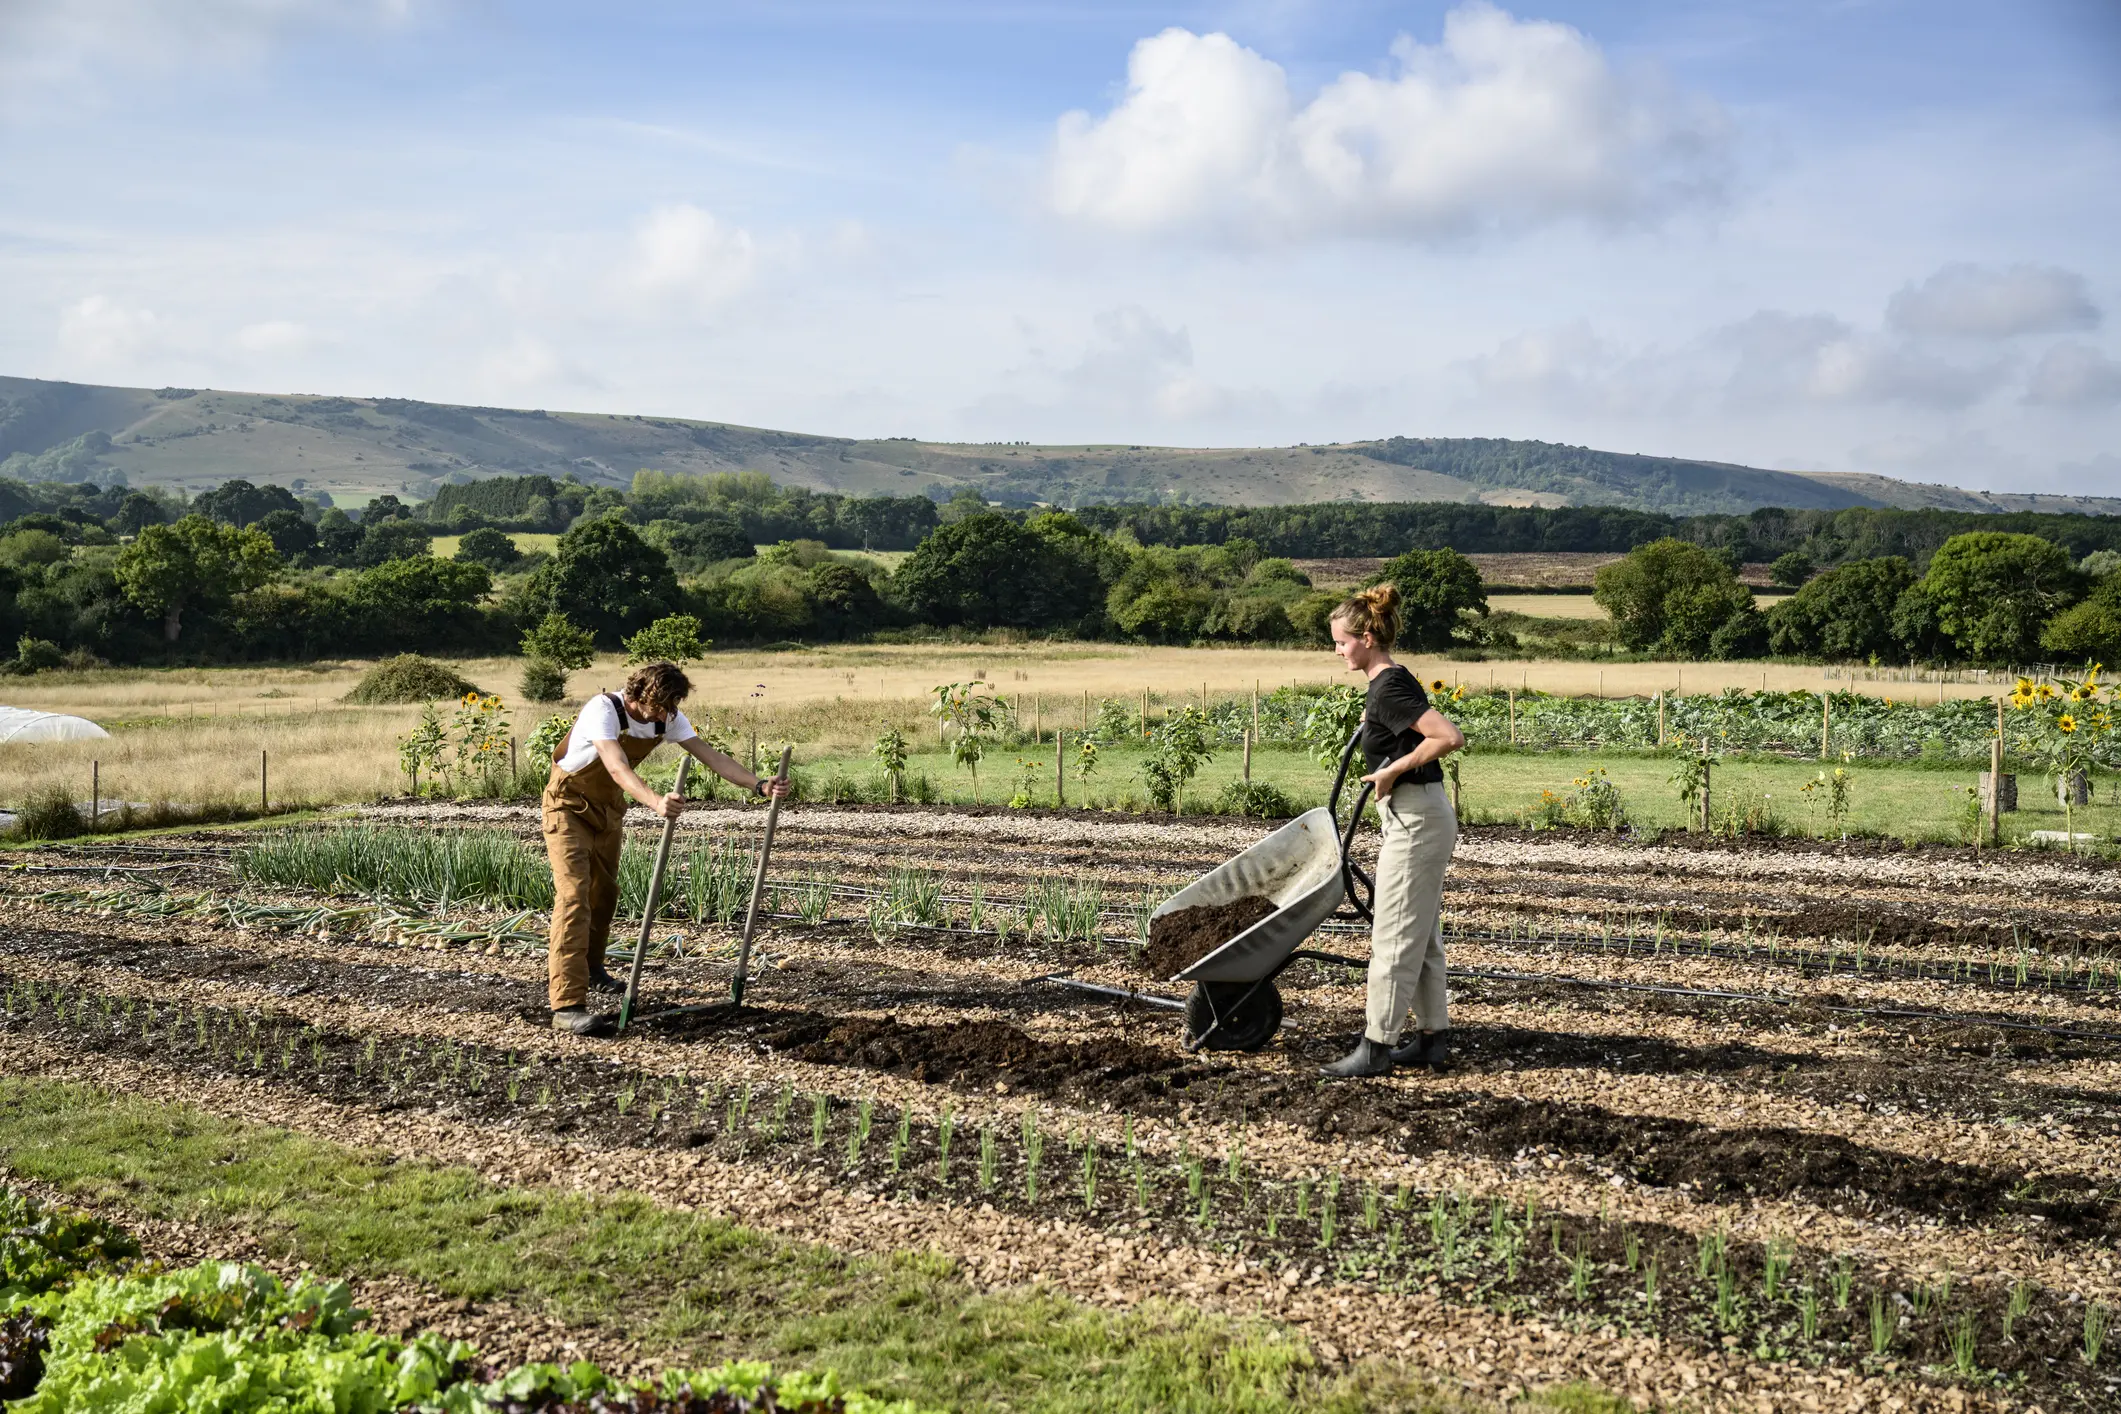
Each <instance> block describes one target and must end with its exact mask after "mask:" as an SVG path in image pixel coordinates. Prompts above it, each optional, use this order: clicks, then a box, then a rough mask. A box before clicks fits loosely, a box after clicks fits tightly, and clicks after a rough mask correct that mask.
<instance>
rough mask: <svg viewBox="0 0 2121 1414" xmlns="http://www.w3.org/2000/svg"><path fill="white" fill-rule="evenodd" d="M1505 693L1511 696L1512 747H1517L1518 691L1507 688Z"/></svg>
mask: <svg viewBox="0 0 2121 1414" xmlns="http://www.w3.org/2000/svg"><path fill="white" fill-rule="evenodd" d="M1503 691H1504V692H1507V693H1509V694H1510V745H1512V746H1515V745H1517V689H1516V688H1514V687H1506V688H1504V689H1503Z"/></svg>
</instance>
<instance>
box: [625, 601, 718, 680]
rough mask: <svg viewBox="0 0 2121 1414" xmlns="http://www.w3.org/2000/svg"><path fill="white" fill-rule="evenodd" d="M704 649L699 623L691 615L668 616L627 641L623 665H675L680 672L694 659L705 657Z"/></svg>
mask: <svg viewBox="0 0 2121 1414" xmlns="http://www.w3.org/2000/svg"><path fill="white" fill-rule="evenodd" d="M707 647H708V645H707V643H706V641H705V640H704V639H702V638H701V637H700V621H699V620H698V619H696V618H694V617H693V616H692V615H691V614H671V615H669V616H668V617H666V618H660V619H657V620H656V621H655V622H654V623H652V624H650V625H648V627H646V628H644V629H642V630H641V631H640V632H639V633H637V634H635V635H634V636H633V637H631V638H629V639H627V640H626V661H627V662H628V663H675V664H677V665H678V666H679V667H681V668H682V667H683V666H685V664H687V663H689V662H691V661H692V660H693V659H695V658H704V657H706V656H707Z"/></svg>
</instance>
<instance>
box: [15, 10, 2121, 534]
mask: <svg viewBox="0 0 2121 1414" xmlns="http://www.w3.org/2000/svg"><path fill="white" fill-rule="evenodd" d="M2117 232H2121V6H2117V5H2115V4H2113V3H2111V0H2026V3H2024V4H2021V5H2015V6H1994V5H1990V4H1979V3H1973V0H1928V2H1927V3H1918V2H1917V0H1836V3H1825V0H1711V2H1710V3H1678V0H1636V3H1626V4H1623V3H1617V0H1616V2H1615V3H1586V2H1584V0H1548V3H1544V4H1537V5H1528V6H1525V7H1523V8H1518V9H1512V10H1505V9H1501V8H1497V7H1495V6H1492V5H1487V4H1483V3H1461V4H1457V5H1449V4H1376V3H1362V2H1361V0H1349V3H1325V0H1319V2H1318V3H1306V0H1232V3H1227V4H1147V3H1118V2H1117V0H1113V2H1112V3H1105V2H1104V0H1068V3H1060V2H1059V0H1046V2H1045V3H1012V2H1011V0H988V2H987V3H941V0H899V3H860V0H839V3H826V2H825V0H772V3H764V2H763V0H761V2H760V3H720V4H714V3H690V4H684V3H670V4H659V3H652V2H649V3H637V4H629V5H624V6H579V5H561V4H508V3H499V2H498V0H487V3H483V4H474V3H470V0H191V3H188V4H185V5H182V6H172V5H164V4H158V3H155V0H70V2H67V0H0V308H4V309H5V310H6V311H7V317H6V318H5V319H0V371H5V372H9V373H15V374H21V375H28V376H35V377H47V378H68V379H76V380H81V381H92V382H109V383H127V384H146V385H162V384H178V385H187V386H216V387H225V388H245V389H258V390H266V391H276V392H332V393H357V394H388V395H394V396H401V397H416V398H425V399H431V400H437V401H462V402H473V403H492V404H504V405H511V406H532V407H551V408H574V409H582V410H592V411H608V412H653V413H665V414H673V415H681V416H690V417H701V418H711V419H716V420H722V421H732V422H742V423H750V424H754V425H762V426H775V427H787V428H796V429H801V430H805V431H812V432H828V433H843V434H848V435H857V436H888V435H908V436H919V437H924V438H939V439H962V440H972V439H990V438H992V439H1006V438H1022V439H1029V440H1036V441H1048V442H1051V441H1122V442H1144V443H1148V442H1154V443H1177V444H1194V445H1199V444H1210V445H1232V444H1249V443H1289V442H1298V441H1309V442H1323V441H1337V440H1346V439H1354V438H1366V437H1376V436H1386V435H1391V434H1394V433H1402V434H1407V435H1417V436H1504V437H1529V438H1541V439H1546V440H1552V441H1564V442H1572V443H1583V444H1588V445H1592V446H1599V447H1604V448H1609V449H1612V450H1618V451H1642V452H1654V453H1661V454H1669V455H1681V456H1693V457H1705V458H1712V459H1720V460H1728V461H1736V462H1745V463H1749V464H1752V465H1758V466H1771V467H1781V468H1787V469H1796V470H1830V471H1877V472H1885V473H1887V474H1891V475H1895V476H1902V477H1907V478H1910V479H1914V480H1923V481H1942V482H1949V483H1953V484H1958V485H1964V486H1968V487H1973V488H1977V489H1981V488H1986V489H1995V490H2015V491H2037V490H2053V491H2077V492H2093V493H2104V494H2114V493H2115V492H2116V490H2117V488H2121V334H2117V332H2116V322H2117V320H2121V255H2117V252H2121V239H2117V235H2116V233H2117Z"/></svg>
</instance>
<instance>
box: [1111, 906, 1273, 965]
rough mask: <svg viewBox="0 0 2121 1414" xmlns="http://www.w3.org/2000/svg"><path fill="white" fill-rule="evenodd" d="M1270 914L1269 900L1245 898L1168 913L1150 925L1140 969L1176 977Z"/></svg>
mask: <svg viewBox="0 0 2121 1414" xmlns="http://www.w3.org/2000/svg"><path fill="white" fill-rule="evenodd" d="M1273 911H1274V904H1273V903H1272V902H1271V901H1270V900H1267V899H1263V898H1261V897H1260V896H1259V895H1257V894H1247V895H1246V896H1245V897H1243V898H1241V899H1238V900H1237V901H1236V902H1234V903H1211V904H1203V905H1202V906H1201V907H1199V908H1181V909H1179V910H1178V911H1177V912H1176V913H1167V914H1165V915H1164V916H1163V917H1161V918H1158V919H1156V920H1154V921H1153V922H1151V923H1150V924H1149V946H1148V947H1147V948H1146V949H1144V950H1143V952H1142V968H1143V970H1144V971H1146V972H1147V973H1148V974H1149V975H1150V976H1151V977H1156V978H1164V977H1173V976H1176V975H1177V974H1179V973H1181V972H1183V971H1185V970H1186V969H1187V968H1189V967H1191V966H1192V965H1193V964H1194V963H1196V962H1199V961H1200V960H1201V959H1202V958H1204V957H1206V956H1207V955H1208V954H1209V953H1211V952H1214V951H1215V950H1216V949H1217V948H1219V947H1221V946H1222V945H1223V944H1224V943H1227V942H1229V941H1230V940H1231V939H1232V938H1234V937H1236V936H1237V935H1238V934H1239V933H1242V932H1244V931H1245V929H1247V928H1249V927H1251V926H1252V925H1253V924H1254V923H1257V922H1258V921H1259V920H1260V919H1262V918H1265V917H1266V916H1267V915H1268V914H1270V913H1272V912H1273Z"/></svg>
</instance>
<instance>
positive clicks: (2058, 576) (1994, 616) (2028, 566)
mask: <svg viewBox="0 0 2121 1414" xmlns="http://www.w3.org/2000/svg"><path fill="white" fill-rule="evenodd" d="M1922 590H1923V593H1924V594H1926V595H1928V597H1929V599H1930V602H1931V603H1933V604H1934V605H1936V609H1937V627H1938V629H1939V630H1940V631H1941V632H1942V633H1943V634H1944V636H1945V637H1946V638H1947V639H1949V640H1950V641H1951V644H1952V646H1953V647H1954V648H1955V649H1956V650H1958V652H1959V654H1960V655H1961V656H1962V657H1966V658H1971V659H1973V660H1975V661H1977V662H1984V663H2029V662H2032V661H2033V660H2034V659H2035V658H2037V657H2038V656H2039V651H2040V631H2041V630H2042V629H2043V628H2045V627H2046V626H2047V622H2048V620H2050V619H2052V618H2053V617H2055V615H2056V614H2057V613H2058V612H2059V611H2060V610H2062V609H2063V608H2065V607H2067V606H2068V605H2069V604H2070V603H2071V602H2072V601H2074V600H2075V599H2076V598H2077V597H2078V595H2079V594H2080V593H2081V592H2082V579H2081V577H2080V576H2079V575H2078V573H2077V569H2076V566H2075V565H2074V564H2073V563H2072V562H2071V560H2070V554H2069V551H2067V550H2065V549H2063V548H2062V547H2061V546H2060V545H2057V544H2056V543H2055V542H2054V541H2052V540H2043V539H2041V538H2040V537H2039V536H2037V535H2012V534H2009V533H2006V532H2003V531H1994V530H1987V531H1974V532H1972V533H1969V534H1965V535H1954V536H1953V537H1952V538H1951V539H1949V540H1947V541H1945V542H1944V544H1943V545H1942V546H1941V547H1939V548H1938V550H1937V553H1936V554H1935V555H1934V556H1932V557H1931V559H1930V565H1929V572H1928V573H1927V574H1925V575H1923V577H1922Z"/></svg>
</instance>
